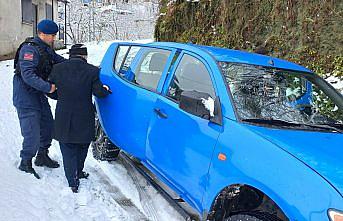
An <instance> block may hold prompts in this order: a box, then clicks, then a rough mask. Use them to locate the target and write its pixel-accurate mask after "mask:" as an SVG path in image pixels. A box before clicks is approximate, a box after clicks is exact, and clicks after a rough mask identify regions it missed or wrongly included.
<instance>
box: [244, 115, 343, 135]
mask: <svg viewBox="0 0 343 221" xmlns="http://www.w3.org/2000/svg"><path fill="white" fill-rule="evenodd" d="M242 121H244V122H251V123H255V124H265V125H272V126H283V127H285V126H286V127H293V128H302V129H303V128H312V129H319V130H329V131H335V132H338V133H343V129H340V128H337V127H338V126H337V127H336V126H334V125H329V124H306V123H298V122H289V121H283V120H277V119H273V118H270V119H265V118H248V119H242Z"/></svg>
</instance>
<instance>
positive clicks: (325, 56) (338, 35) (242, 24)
mask: <svg viewBox="0 0 343 221" xmlns="http://www.w3.org/2000/svg"><path fill="white" fill-rule="evenodd" d="M168 2H169V1H168V0H162V1H161V12H163V13H165V15H162V16H160V17H159V19H158V21H157V25H156V29H155V38H156V39H157V40H159V41H176V42H189V41H192V42H194V43H197V44H204V45H213V46H220V47H228V48H234V49H240V50H247V51H256V50H259V51H261V50H262V51H264V52H265V53H266V54H268V55H271V56H275V57H279V58H283V59H287V60H291V61H293V62H296V63H299V64H301V65H304V66H306V67H308V68H309V69H311V70H312V71H314V72H316V73H318V74H319V75H321V76H323V77H327V76H331V75H334V76H337V77H340V78H343V25H342V24H343V1H322V0H314V1H310V0H303V1H296V0H286V1H285V0H256V1H251V0H230V1H228V0H200V2H188V1H183V0H177V1H176V2H174V3H173V4H170V5H169V6H168V7H167V3H168Z"/></svg>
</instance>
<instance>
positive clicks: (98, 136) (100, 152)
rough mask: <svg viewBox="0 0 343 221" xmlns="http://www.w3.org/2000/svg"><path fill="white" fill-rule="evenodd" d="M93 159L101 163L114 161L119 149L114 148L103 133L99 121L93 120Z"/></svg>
mask: <svg viewBox="0 0 343 221" xmlns="http://www.w3.org/2000/svg"><path fill="white" fill-rule="evenodd" d="M92 152H93V157H94V158H95V159H97V160H101V161H113V160H116V159H117V157H118V155H119V152H120V149H119V148H118V147H116V146H115V145H114V144H113V143H112V142H111V141H110V139H109V138H108V137H107V136H106V134H105V132H104V131H103V129H102V127H101V124H100V122H99V119H98V118H97V117H96V118H95V141H93V142H92Z"/></svg>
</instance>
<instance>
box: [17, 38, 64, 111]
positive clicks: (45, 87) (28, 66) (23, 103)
mask: <svg viewBox="0 0 343 221" xmlns="http://www.w3.org/2000/svg"><path fill="white" fill-rule="evenodd" d="M33 41H34V42H36V43H37V44H39V46H40V47H41V48H42V49H43V50H45V51H46V52H47V53H48V54H49V55H50V57H51V59H52V63H60V62H62V61H64V60H65V59H64V58H63V57H62V56H60V55H58V54H56V53H55V51H54V50H53V49H52V48H51V47H50V46H49V45H47V44H46V43H45V42H43V41H42V40H41V39H40V38H39V37H35V38H34V39H33ZM40 59H41V58H40V55H39V51H38V49H37V47H36V46H33V45H24V46H23V47H22V48H21V49H20V52H19V58H18V65H19V66H20V70H21V74H20V75H17V74H15V75H14V77H13V105H14V106H15V107H17V108H30V109H36V110H40V109H41V106H42V104H43V103H44V104H45V103H47V98H46V97H45V93H48V92H49V91H50V89H51V84H50V83H49V82H47V81H45V80H43V79H42V78H41V77H39V74H38V73H37V71H38V70H37V66H38V64H39V60H40Z"/></svg>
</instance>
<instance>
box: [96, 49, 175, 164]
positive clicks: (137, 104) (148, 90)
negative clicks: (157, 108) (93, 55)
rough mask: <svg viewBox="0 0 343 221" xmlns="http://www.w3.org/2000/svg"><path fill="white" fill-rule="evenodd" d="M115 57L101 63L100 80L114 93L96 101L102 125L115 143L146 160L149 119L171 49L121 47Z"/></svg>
mask: <svg viewBox="0 0 343 221" xmlns="http://www.w3.org/2000/svg"><path fill="white" fill-rule="evenodd" d="M114 54H115V55H114V59H112V63H107V64H106V62H105V63H103V64H102V71H101V80H102V81H103V83H104V84H108V85H109V86H110V87H111V89H112V91H113V93H112V94H111V95H110V96H108V98H106V99H97V102H98V107H99V108H98V109H100V110H99V111H100V113H101V122H102V125H103V127H104V128H105V132H106V134H107V135H108V136H109V137H110V139H111V141H112V142H114V143H115V144H116V145H117V146H119V147H120V148H121V149H123V150H125V151H126V152H128V153H130V154H132V155H134V156H136V157H137V158H140V159H144V156H145V142H146V132H147V128H148V125H149V120H150V117H151V115H152V113H153V106H154V104H155V102H156V99H157V95H158V93H159V92H160V91H161V86H160V87H159V84H160V80H161V79H164V78H165V74H164V72H165V70H164V69H165V67H166V66H167V63H168V62H169V61H168V59H169V57H170V56H171V54H172V50H168V49H161V48H156V47H146V46H143V45H125V44H123V45H121V44H119V45H118V47H117V48H116V52H115V53H114ZM109 66H110V67H111V68H109ZM109 72H111V73H110V74H109ZM163 82H164V80H162V84H163Z"/></svg>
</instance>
